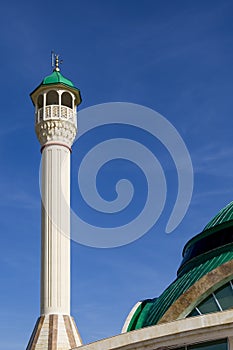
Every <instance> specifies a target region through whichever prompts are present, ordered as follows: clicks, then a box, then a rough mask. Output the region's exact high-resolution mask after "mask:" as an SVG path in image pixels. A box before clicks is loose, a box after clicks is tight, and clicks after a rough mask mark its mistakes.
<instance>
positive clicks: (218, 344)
mask: <svg viewBox="0 0 233 350" xmlns="http://www.w3.org/2000/svg"><path fill="white" fill-rule="evenodd" d="M187 349H188V350H227V339H223V340H215V341H211V342H208V343H202V344H196V345H190V346H188V347H187Z"/></svg>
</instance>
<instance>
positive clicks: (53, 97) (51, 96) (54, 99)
mask: <svg viewBox="0 0 233 350" xmlns="http://www.w3.org/2000/svg"><path fill="white" fill-rule="evenodd" d="M58 104H59V98H58V93H57V92H56V91H53V90H52V91H49V92H48V93H47V96H46V105H47V106H48V105H58Z"/></svg>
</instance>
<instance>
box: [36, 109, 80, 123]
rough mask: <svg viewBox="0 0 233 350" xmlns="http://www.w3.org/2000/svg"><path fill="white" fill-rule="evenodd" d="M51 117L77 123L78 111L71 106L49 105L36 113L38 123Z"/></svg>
mask: <svg viewBox="0 0 233 350" xmlns="http://www.w3.org/2000/svg"><path fill="white" fill-rule="evenodd" d="M50 119H56V120H57V119H61V120H68V121H70V122H73V123H75V124H76V112H74V111H73V109H71V108H69V107H66V106H59V105H49V106H45V107H42V108H40V109H39V110H38V112H37V115H36V122H37V123H40V122H42V121H43V120H50Z"/></svg>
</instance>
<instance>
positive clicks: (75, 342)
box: [27, 56, 233, 350]
mask: <svg viewBox="0 0 233 350" xmlns="http://www.w3.org/2000/svg"><path fill="white" fill-rule="evenodd" d="M31 99H32V101H33V104H34V106H35V129H36V134H37V137H38V139H39V142H40V144H41V152H42V179H41V184H42V185H41V186H42V220H41V236H42V244H41V312H40V316H39V318H38V320H37V322H36V325H35V328H34V331H33V333H32V335H31V338H30V340H29V343H28V347H27V350H68V349H73V350H74V349H76V350H78V349H80V350H136V349H138V350H168V349H175V350H195V349H199V350H227V349H228V350H233V202H232V203H230V204H229V205H227V206H226V207H225V208H223V209H222V210H221V211H220V212H219V213H218V214H217V215H216V216H215V217H214V218H213V219H212V220H211V221H210V222H209V223H208V224H207V225H206V226H205V228H204V230H203V231H202V232H201V233H199V234H198V235H196V236H194V237H193V238H192V239H191V240H189V241H188V242H187V243H186V245H185V247H184V249H183V260H182V262H181V265H180V266H179V268H178V271H177V278H176V279H175V281H174V282H172V283H171V284H170V285H169V286H168V288H167V289H166V290H165V291H164V292H163V293H162V294H161V295H160V296H159V297H158V298H154V299H147V300H144V301H140V302H138V303H137V304H136V305H135V306H134V307H133V308H132V311H131V312H130V313H129V315H128V317H127V319H126V321H125V324H124V326H123V329H122V333H121V334H119V335H116V336H114V337H110V338H106V339H102V340H99V341H97V342H94V343H91V344H87V345H83V344H82V340H81V337H80V335H79V332H78V330H77V327H76V324H75V321H74V319H73V318H72V317H71V315H70V222H69V209H70V208H69V203H70V151H71V146H72V143H73V141H74V139H75V136H76V133H77V113H76V107H77V106H78V105H79V104H80V103H81V96H80V91H79V89H77V88H76V87H75V86H74V85H73V83H72V82H71V81H70V80H68V79H66V78H65V77H64V76H63V75H62V74H61V73H60V68H59V58H58V56H56V64H55V68H54V71H53V72H52V74H51V75H50V76H48V77H46V78H45V79H44V80H43V81H42V83H41V84H40V85H39V86H38V87H37V88H36V89H35V90H34V91H33V92H32V94H31Z"/></svg>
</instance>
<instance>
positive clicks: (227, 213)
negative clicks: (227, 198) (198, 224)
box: [204, 202, 233, 231]
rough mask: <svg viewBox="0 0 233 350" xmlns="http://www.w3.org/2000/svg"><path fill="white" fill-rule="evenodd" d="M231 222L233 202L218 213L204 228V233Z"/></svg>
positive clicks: (232, 218)
mask: <svg viewBox="0 0 233 350" xmlns="http://www.w3.org/2000/svg"><path fill="white" fill-rule="evenodd" d="M231 220H233V202H231V203H229V204H228V205H227V206H226V207H225V208H223V209H222V210H220V212H219V213H218V214H217V215H215V217H214V218H213V219H212V220H211V221H210V222H209V223H208V224H207V225H206V226H205V228H204V231H205V230H208V229H210V228H212V227H215V226H217V225H221V224H223V223H225V222H228V221H231Z"/></svg>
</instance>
